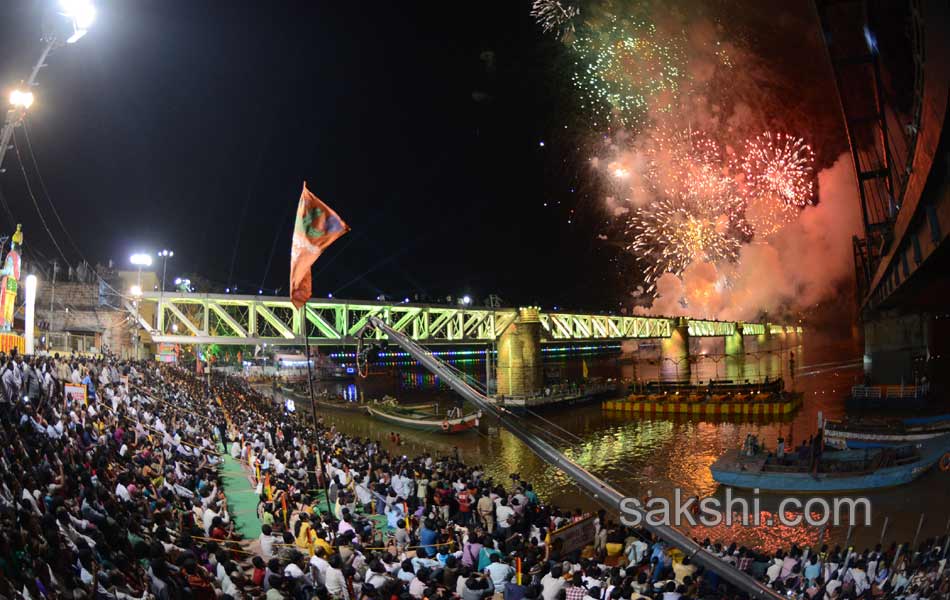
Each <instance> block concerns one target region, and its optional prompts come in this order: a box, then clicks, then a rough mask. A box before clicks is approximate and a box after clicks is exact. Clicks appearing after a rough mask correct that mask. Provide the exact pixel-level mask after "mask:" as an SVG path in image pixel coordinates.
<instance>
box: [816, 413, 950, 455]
mask: <svg viewBox="0 0 950 600" xmlns="http://www.w3.org/2000/svg"><path fill="white" fill-rule="evenodd" d="M948 434H950V415H946V414H944V415H935V416H931V417H914V418H909V419H902V420H886V421H876V420H867V419H858V420H855V421H846V422H843V423H835V422H829V423H825V424H824V439H825V444H827V445H829V446H833V447H835V448H840V449H844V448H872V447H882V446H895V445H898V446H899V445H904V444H915V443H918V442H923V441H925V440H928V439H932V438H938V437H942V436H945V435H948Z"/></svg>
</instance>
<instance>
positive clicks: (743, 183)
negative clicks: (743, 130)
mask: <svg viewBox="0 0 950 600" xmlns="http://www.w3.org/2000/svg"><path fill="white" fill-rule="evenodd" d="M746 148H747V152H746V153H745V154H744V155H743V157H742V158H741V159H739V160H731V161H730V160H726V159H725V157H724V152H723V147H722V146H721V145H720V144H718V143H717V142H716V141H714V140H712V139H711V138H709V137H708V136H706V135H704V134H703V133H701V132H697V131H694V130H690V129H685V130H677V129H658V130H657V131H656V132H655V133H654V135H652V136H651V137H650V139H649V143H648V144H647V146H646V147H645V148H642V147H641V148H640V149H639V152H640V154H637V153H636V152H634V153H627V154H624V155H621V157H620V158H619V159H617V160H614V161H612V162H610V163H608V169H609V171H610V173H611V175H613V178H614V181H615V182H617V183H618V184H619V185H623V180H625V179H627V177H630V176H631V174H632V171H633V170H634V167H633V165H634V164H635V163H636V161H638V160H639V161H640V163H639V164H640V165H641V167H640V169H639V171H641V173H640V174H641V175H642V182H641V183H643V182H645V183H643V185H645V187H646V190H645V192H646V194H647V197H648V198H650V199H651V200H652V201H651V202H650V203H649V204H647V205H645V206H641V207H640V208H637V209H635V210H634V211H633V212H632V213H631V214H630V216H629V217H628V218H627V223H626V232H627V235H628V236H629V238H628V239H629V240H630V241H629V243H628V245H627V248H628V250H630V251H633V252H634V253H636V254H637V256H638V258H639V259H640V260H641V262H643V263H644V264H645V265H646V281H647V283H648V284H650V285H651V286H652V285H653V284H654V283H655V281H656V279H657V278H658V277H659V276H660V275H662V274H663V273H673V274H675V275H681V274H682V273H683V271H684V270H685V269H686V268H687V267H688V266H689V265H690V264H691V263H693V262H694V261H696V260H701V261H704V262H711V263H716V264H723V263H734V262H735V261H737V260H738V259H739V251H740V249H741V247H742V245H743V244H746V243H748V242H750V241H751V240H752V239H754V238H756V239H764V238H767V237H768V236H770V235H772V234H774V233H776V232H777V231H779V230H781V229H782V228H783V227H784V226H785V225H787V224H788V223H789V222H791V221H792V220H794V218H795V217H796V216H797V215H798V213H799V212H800V211H801V209H802V207H803V206H804V205H805V204H807V203H808V201H809V200H810V199H811V196H812V195H813V194H814V178H813V160H814V157H813V154H812V153H811V149H810V148H809V147H808V146H807V145H806V144H805V143H804V142H803V141H802V140H801V139H799V138H796V137H794V136H790V135H786V134H781V133H780V134H763V135H761V136H758V137H756V138H754V139H752V140H750V141H749V142H748V143H747V144H746ZM642 156H645V157H646V160H645V161H643V160H640V159H641V157H642ZM651 289H652V287H651Z"/></svg>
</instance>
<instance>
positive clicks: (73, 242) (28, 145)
mask: <svg viewBox="0 0 950 600" xmlns="http://www.w3.org/2000/svg"><path fill="white" fill-rule="evenodd" d="M23 137H24V139H26V149H27V150H28V151H29V153H30V159H31V160H32V161H33V170H34V171H36V178H37V179H39V180H40V188H41V189H42V190H43V194H44V195H45V196H46V201H47V202H48V203H49V207H50V208H51V209H52V211H53V216H54V217H56V222H57V223H59V227H60V229H62V230H63V233H65V234H66V239H68V240H69V243H70V245H72V247H73V250H75V251H76V254H78V255H79V256H80V257H81V258H82V259H83V260H86V257H85V256H83V254H82V251H81V250H80V249H79V246H78V245H77V244H76V240H74V239H73V236H72V234H70V233H69V230H68V229H66V225H64V224H63V220H62V218H60V216H59V211H58V210H56V205H55V204H53V197H52V196H50V195H49V191H48V190H47V189H46V182H45V181H44V180H43V174H42V173H41V172H40V165H39V163H38V162H37V161H36V155H35V154H34V153H33V144H32V143H30V132H29V129H27V119H23ZM86 262H88V261H86Z"/></svg>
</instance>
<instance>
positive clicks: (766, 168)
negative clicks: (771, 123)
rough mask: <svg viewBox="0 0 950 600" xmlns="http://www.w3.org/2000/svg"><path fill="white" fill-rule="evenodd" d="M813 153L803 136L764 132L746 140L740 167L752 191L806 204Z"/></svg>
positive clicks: (812, 182)
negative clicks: (747, 141) (744, 152)
mask: <svg viewBox="0 0 950 600" xmlns="http://www.w3.org/2000/svg"><path fill="white" fill-rule="evenodd" d="M814 165H815V153H814V152H813V151H812V149H811V146H809V145H808V144H806V143H805V140H803V139H802V138H799V137H795V136H792V135H786V134H783V133H777V134H773V133H771V132H766V133H763V134H760V135H759V136H757V137H755V138H754V139H752V140H750V141H749V143H748V145H747V148H746V154H745V157H743V159H742V165H741V170H742V172H743V173H744V174H745V177H746V181H747V182H748V184H749V188H750V190H751V191H752V193H754V194H756V195H759V196H762V195H770V196H774V197H775V198H776V199H777V200H779V201H781V202H784V203H785V204H788V205H791V206H799V207H803V206H807V205H808V204H809V203H810V202H811V200H812V197H813V196H814V193H815V179H814Z"/></svg>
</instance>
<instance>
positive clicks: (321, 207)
mask: <svg viewBox="0 0 950 600" xmlns="http://www.w3.org/2000/svg"><path fill="white" fill-rule="evenodd" d="M349 230H350V227H349V226H348V225H347V224H346V223H344V222H343V219H341V218H340V217H339V215H337V214H336V213H335V212H333V210H331V209H330V207H329V206H327V205H326V204H324V203H323V201H322V200H320V199H319V198H317V197H316V196H314V195H313V194H312V193H311V192H310V190H308V189H307V182H306V181H305V182H304V183H303V191H302V192H300V203H299V204H298V205H297V220H296V222H295V223H294V237H293V241H292V242H291V244H290V300H291V301H292V302H293V303H294V306H296V307H297V308H300V307H301V306H303V305H304V304H306V303H307V300H309V299H310V294H311V287H310V285H311V279H310V267H311V266H312V265H313V263H314V261H316V260H317V259H318V258H320V255H321V254H323V251H324V250H326V248H327V246H329V245H330V244H332V243H333V242H335V241H336V240H337V239H338V238H339V237H340V236H342V235H343V234H345V233H346V232H347V231H349Z"/></svg>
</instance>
